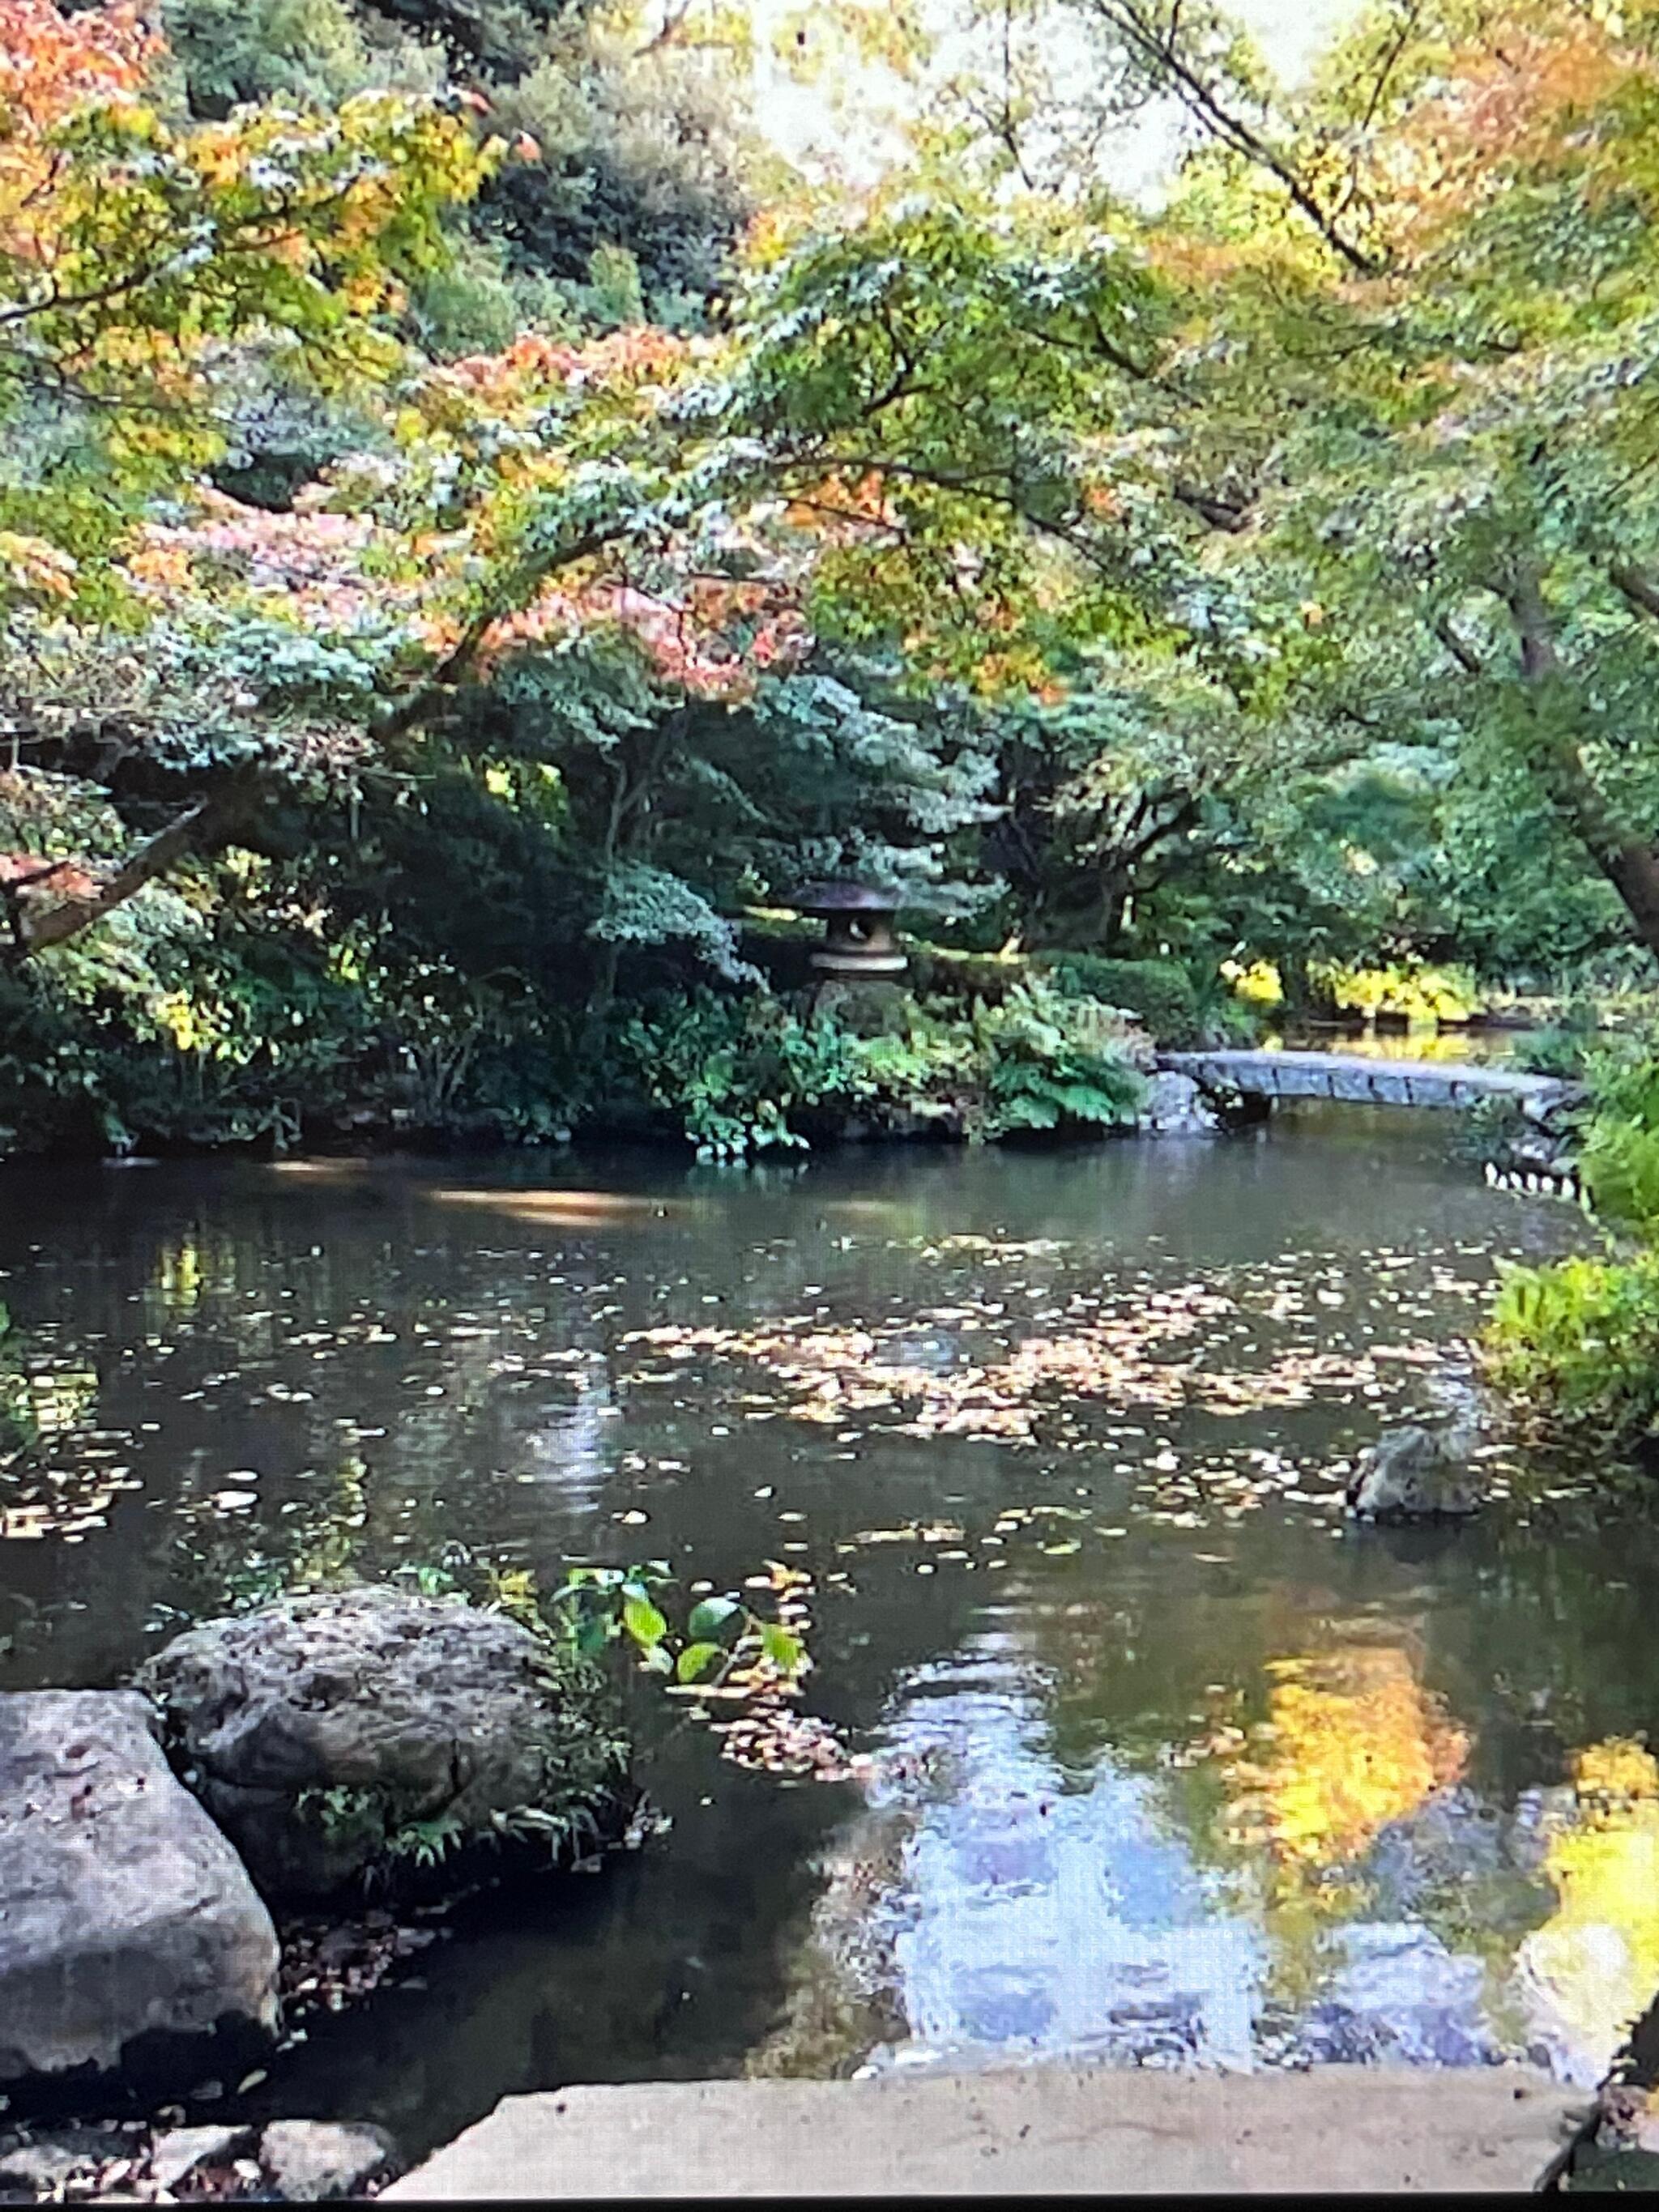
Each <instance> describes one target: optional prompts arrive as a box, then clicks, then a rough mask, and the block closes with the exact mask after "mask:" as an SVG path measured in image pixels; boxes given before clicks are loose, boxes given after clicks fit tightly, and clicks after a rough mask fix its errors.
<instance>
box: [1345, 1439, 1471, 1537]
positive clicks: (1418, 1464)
mask: <svg viewBox="0 0 1659 2212" xmlns="http://www.w3.org/2000/svg"><path fill="white" fill-rule="evenodd" d="M1477 1434H1478V1431H1476V1430H1475V1428H1474V1425H1473V1424H1472V1423H1470V1422H1468V1421H1453V1422H1451V1423H1449V1424H1448V1425H1446V1426H1444V1427H1442V1428H1436V1429H1429V1428H1424V1427H1422V1426H1420V1425H1418V1424H1416V1423H1413V1424H1410V1425H1407V1426H1404V1427H1401V1428H1397V1429H1389V1430H1385V1431H1384V1432H1383V1435H1382V1436H1380V1437H1378V1438H1377V1440H1376V1443H1374V1444H1372V1445H1371V1446H1370V1449H1368V1450H1366V1451H1364V1452H1362V1453H1361V1455H1360V1459H1359V1466H1358V1472H1357V1473H1356V1474H1355V1476H1354V1480H1353V1481H1352V1483H1351V1484H1350V1485H1349V1488H1348V1504H1349V1506H1350V1507H1351V1509H1352V1510H1353V1511H1354V1512H1355V1513H1358V1514H1363V1515H1364V1516H1366V1518H1368V1519H1370V1520H1373V1521H1392V1522H1398V1521H1458V1520H1466V1519H1467V1518H1468V1516H1469V1515H1471V1514H1473V1513H1478V1512H1479V1511H1480V1504H1481V1485H1480V1480H1479V1478H1478V1476H1477V1475H1476V1474H1475V1472H1474V1468H1473V1467H1472V1465H1471V1464H1470V1455H1471V1453H1472V1452H1473V1450H1474V1442H1475V1438H1476V1436H1477Z"/></svg>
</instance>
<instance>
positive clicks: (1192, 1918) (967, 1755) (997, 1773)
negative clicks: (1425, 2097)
mask: <svg viewBox="0 0 1659 2212" xmlns="http://www.w3.org/2000/svg"><path fill="white" fill-rule="evenodd" d="M884 1749H885V1753H886V1756H887V1762H888V1763H887V1765H886V1767H885V1770H884V1771H885V1773H886V1775H887V1776H888V1778H889V1779H888V1780H887V1781H886V1782H885V1783H884V1784H882V1785H880V1787H879V1789H878V1796H881V1797H884V1798H886V1799H889V1800H890V1802H896V1803H897V1804H899V1805H900V1806H901V1807H902V1808H906V1809H907V1811H908V1814H909V1817H910V1819H911V1821H912V1823H913V1825H912V1827H911V1831H910V1834H909V1838H908V1844H907V1845H906V1848H905V1851H904V1854H903V1861H902V1874H901V1876H900V1881H899V1893H898V1894H896V1895H890V1896H889V1897H887V1898H886V1899H884V1900H883V1904H882V1914H883V1917H884V1919H885V1920H887V1921H888V1922H889V1923H890V1925H891V1926H892V1927H893V1928H894V1929H895V1930H896V1932H895V1933H894V1935H893V1936H892V1938H891V1942H890V1961H891V1964H890V1975H891V1981H892V1984H893V1992H894V1995H895V1996H896V2000H897V2002H898V2007H899V2009H900V2011H901V2013H902V2017H903V2018H904V2020H905V2021H906V2022H907V2023H908V2031H909V2033H908V2038H907V2039H904V2040H902V2041H900V2042H897V2043H894V2044H890V2045H885V2046H884V2047H883V2048H882V2049H880V2050H878V2051H876V2052H875V2053H874V2054H873V2055H872V2058H871V2060H870V2061H869V2064H870V2066H871V2068H872V2069H874V2070H884V2069H887V2068H889V2067H892V2066H912V2065H923V2066H925V2065H929V2064H949V2065H952V2066H962V2065H963V2064H969V2065H972V2064H976V2063H1009V2062H1011V2061H1012V2062H1016V2063H1018V2062H1023V2061H1038V2060H1042V2059H1043V2058H1047V2057H1060V2056H1066V2057H1083V2058H1091V2057H1092V2058H1097V2059H1103V2060H1106V2061H1109V2062H1115V2063H1133V2064H1140V2065H1148V2064H1150V2065H1182V2064H1188V2065H1190V2064H1199V2065H1212V2066H1221V2067H1225V2068H1232V2069H1245V2070H1248V2069H1250V2068H1252V2067H1253V2066H1255V2065H1257V2064H1260V2063H1262V2062H1263V2061H1264V2060H1268V2061H1271V2062H1272V2063H1280V2064H1291V2065H1298V2064H1310V2063H1311V2064H1319V2063H1410V2064H1427V2065H1440V2066H1470V2065H1482V2064H1489V2063H1495V2062H1497V2061H1498V2060H1500V2059H1502V2058H1504V2057H1518V2056H1520V2055H1522V2047H1521V2045H1520V2043H1519V2042H1518V2041H1517V2039H1516V2033H1515V2032H1514V2030H1515V2028H1516V2027H1518V2025H1519V2016H1518V2015H1517V2017H1516V2021H1515V2022H1514V2023H1512V2025H1511V2030H1510V2033H1507V2034H1506V2033H1505V2031H1504V2026H1503V2025H1502V2024H1501V2022H1500V2021H1499V2020H1498V2018H1496V2017H1494V2015H1495V2014H1496V2013H1498V2012H1501V2011H1505V2010H1506V2009H1507V2008H1506V2007H1504V2005H1503V2004H1501V2003H1497V2004H1495V2003H1494V1998H1495V1997H1496V1996H1498V1995H1499V1992H1498V1991H1497V1990H1495V1989H1494V1985H1493V1981H1492V1976H1491V1973H1490V1972H1489V1969H1488V1965H1487V1963H1486V1961H1485V1960H1483V1959H1481V1958H1480V1957H1478V1956H1476V1955H1474V1954H1473V1953H1471V1952H1469V1951H1468V1950H1466V1949H1463V1948H1460V1946H1459V1942H1458V1939H1457V1936H1456V1935H1455V1932H1454V1933H1453V1934H1452V1935H1451V1936H1450V1938H1448V1936H1447V1934H1445V1933H1443V1932H1442V1931H1441V1930H1439V1929H1436V1928H1435V1927H1434V1926H1432V1925H1429V1924H1425V1922H1423V1921H1420V1920H1413V1919H1407V1918H1401V1917H1395V1916H1397V1915H1398V1912H1399V1908H1400V1904H1401V1902H1402V1901H1403V1893H1408V1892H1409V1891H1410V1889H1411V1888H1412V1887H1413V1883H1412V1881H1410V1880H1409V1879H1407V1880H1405V1881H1403V1883H1402V1881H1401V1876H1402V1875H1405V1876H1409V1874H1410V1870H1411V1869H1412V1867H1413V1863H1414V1862H1420V1863H1429V1862H1431V1861H1432V1860H1433V1858H1434V1857H1436V1856H1437V1853H1438V1852H1439V1850H1441V1849H1442V1848H1443V1841H1444V1838H1443V1835H1442V1830H1443V1827H1444V1826H1445V1824H1446V1821H1447V1820H1448V1818H1449V1819H1450V1820H1451V1821H1452V1822H1453V1823H1454V1824H1455V1826H1456V1827H1457V1829H1458V1832H1459V1833H1460V1834H1461V1832H1462V1827H1463V1826H1464V1825H1467V1826H1468V1828H1469V1830H1470V1831H1471V1832H1474V1833H1475V1834H1477V1835H1484V1834H1486V1833H1488V1832H1489V1831H1490V1829H1491V1826H1492V1822H1491V1818H1490V1808H1486V1807H1483V1806H1481V1805H1480V1804H1478V1803H1477V1802H1475V1801H1474V1799H1473V1798H1472V1797H1471V1796H1470V1795H1469V1793H1468V1791H1467V1790H1457V1791H1453V1792H1446V1793H1436V1794H1434V1795H1432V1796H1430V1797H1429V1798H1428V1799H1426V1800H1425V1802H1424V1803H1422V1804H1420V1805H1419V1806H1417V1807H1414V1808H1413V1810H1412V1813H1411V1814H1410V1816H1409V1817H1407V1818H1405V1819H1402V1820H1399V1821H1396V1822H1393V1823H1389V1824H1387V1825H1385V1826H1384V1827H1383V1829H1382V1830H1381V1831H1378V1832H1373V1833H1372V1834H1371V1835H1370V1837H1368V1838H1366V1844H1367V1845H1368V1846H1369V1850H1362V1851H1360V1852H1358V1853H1357V1854H1356V1856H1355V1857H1354V1858H1353V1860H1352V1863H1351V1864H1350V1867H1349V1869H1348V1871H1349V1872H1350V1874H1352V1875H1353V1876H1354V1878H1355V1886H1353V1887H1351V1888H1350V1889H1349V1891H1348V1897H1349V1902H1348V1903H1347V1905H1346V1908H1344V1907H1340V1906H1339V1907H1337V1908H1335V1909H1334V1911H1332V1915H1331V1917H1330V1919H1329V1921H1328V1923H1327V1924H1326V1925H1324V1926H1323V1927H1322V1928H1321V1929H1318V1931H1317V1932H1316V1934H1315V1936H1314V1937H1313V1940H1312V1942H1311V1946H1310V1948H1309V1951H1308V1955H1309V1956H1310V1957H1311V1959H1312V1960H1313V1962H1314V1972H1313V1977H1312V1985H1311V1987H1310V1988H1308V1989H1304V1992H1303V1994H1302V1996H1301V1997H1300V1999H1299V2000H1298V2001H1296V2002H1291V2001H1289V2000H1287V1999H1286V1998H1285V1996H1283V1995H1282V1994H1279V1995H1275V1992H1274V1986H1273V1973H1272V1968H1273V1962H1274V1958H1275V1954H1276V1952H1277V1951H1278V1950H1279V1948H1280V1947H1281V1946H1282V1942H1283V1941H1284V1936H1285V1923H1284V1921H1283V1919H1282V1917H1279V1914H1278V1913H1277V1912H1276V1911H1275V1909H1274V1906H1273V1903H1272V1901H1271V1899H1270V1898H1269V1897H1268V1896H1267V1895H1264V1894H1263V1893H1261V1892H1259V1891H1258V1892H1256V1893H1254V1894H1252V1893H1251V1890H1250V1888H1249V1885H1247V1886H1246V1887H1245V1889H1244V1891H1243V1893H1241V1892H1240V1891H1239V1890H1238V1889H1237V1886H1236V1885H1235V1884H1231V1883H1230V1882H1229V1881H1227V1880H1226V1878H1225V1875H1224V1874H1223V1873H1222V1872H1221V1871H1220V1870H1218V1869H1215V1868H1212V1867H1207V1866H1205V1865H1201V1864H1200V1863H1197V1860H1196V1859H1195V1857H1194V1852H1193V1850H1191V1849H1190V1848H1189V1846H1188V1842H1187V1840H1186V1839H1185V1838H1184V1837H1183V1836H1182V1834H1181V1833H1180V1832H1179V1829H1178V1827H1177V1826H1176V1825H1175V1824H1173V1823H1172V1822H1171V1820H1170V1818H1169V1813H1168V1806H1167V1802H1166V1799H1165V1796H1164V1792H1163V1790H1162V1788H1161V1780H1162V1778H1161V1777H1160V1775H1159V1774H1158V1772H1157V1771H1152V1772H1133V1771H1127V1770H1126V1769H1125V1768H1124V1766H1122V1765H1121V1764H1119V1763H1117V1762H1116V1761H1115V1760H1114V1759H1112V1758H1111V1757H1110V1756H1109V1755H1103V1756H1102V1757H1100V1758H1099V1759H1097V1761H1096V1762H1095V1764H1094V1765H1093V1767H1092V1769H1091V1771H1089V1772H1088V1773H1087V1774H1086V1775H1082V1776H1079V1775H1078V1774H1075V1773H1073V1774H1066V1773H1062V1771H1060V1769H1059V1768H1058V1767H1057V1765H1055V1763H1054V1759H1053V1758H1052V1756H1051V1755H1050V1754H1049V1753H1048V1749H1047V1727H1046V1723H1045V1721H1044V1717H1043V1710H1042V1684H1041V1683H1040V1682H1037V1681H1034V1680H1033V1679H1032V1676H1031V1674H1030V1670H1029V1669H1024V1668H1019V1667H1018V1662H1016V1661H1015V1660H1014V1659H1013V1658H1012V1656H1009V1657H1004V1656H999V1655H998V1654H997V1653H996V1652H995V1650H994V1649H993V1648H992V1646H991V1645H990V1644H989V1643H988V1641H987V1643H981V1644H980V1645H979V1646H978V1648H977V1650H970V1651H969V1653H967V1654H964V1656H963V1659H962V1660H961V1661H960V1662H957V1663H955V1664H953V1665H946V1666H943V1667H933V1668H929V1669H927V1670H926V1671H925V1672H924V1673H923V1674H921V1675H920V1676H919V1677H918V1679H917V1680H916V1681H915V1683H914V1685H913V1686H912V1689H911V1692H910V1693H909V1696H908V1702H906V1703H905V1704H904V1705H902V1707H901V1708H900V1710H899V1711H898V1714H897V1716H896V1719H895V1720H894V1721H893V1722H892V1723H891V1724H890V1728H889V1729H888V1730H887V1731H886V1735H885V1743H884ZM1465 1848H1467V1847H1466V1846H1465ZM1287 1894H1289V1895H1290V1896H1291V1897H1292V1898H1294V1897H1295V1896H1297V1895H1299V1896H1300V1897H1301V1899H1302V1901H1303V1903H1304V1905H1308V1906H1309V1907H1310V1909H1311V1910H1313V1911H1315V1912H1316V1914H1318V1913H1321V1912H1322V1911H1323V1910H1325V1908H1324V1907H1322V1905H1320V1904H1319V1903H1318V1902H1317V1899H1316V1896H1315V1895H1314V1893H1310V1892H1308V1891H1307V1890H1305V1889H1304V1888H1302V1887H1301V1886H1300V1884H1299V1882H1298V1881H1296V1880H1294V1879H1293V1881H1292V1887H1291V1892H1290V1893H1287ZM1284 1903H1285V1897H1284V1896H1281V1897H1280V1899H1279V1905H1280V1906H1281V1907H1282V1906H1283V1905H1284ZM1391 1905H1392V1907H1393V1913H1392V1914H1391V1913H1390V1911H1389V1908H1390V1906H1391ZM1543 1909H1544V1910H1545V1911H1547V1905H1544V1907H1543ZM1592 1948H1593V1947H1592ZM1604 1948H1605V1946H1604ZM1524 1958H1525V1953H1524V1949H1523V1952H1522V1972H1521V1975H1520V1978H1519V1981H1518V1983H1517V1984H1516V1993H1517V1994H1522V1995H1523V1996H1524V1994H1525V1993H1526V1992H1527V1990H1528V1978H1527V1975H1526V1972H1525V1967H1524ZM1500 1979H1501V1977H1500ZM1592 2009H1595V2008H1594V2006H1593V2005H1592ZM1525 2011H1526V2015H1527V2018H1528V2021H1529V2023H1531V2026H1530V2029H1529V2033H1530V2035H1531V2038H1532V2040H1533V2042H1534V2056H1536V2057H1544V2056H1545V2055H1546V2050H1548V2052H1549V2056H1550V2057H1551V2058H1552V2059H1553V2063H1555V2064H1556V2066H1557V2069H1558V2070H1559V2071H1561V2072H1563V2073H1565V2074H1567V2075H1569V2076H1570V2077H1571V2078H1577V2077H1578V2075H1580V2074H1582V2072H1583V2068H1584V2067H1585V2065H1587V2064H1589V2063H1591V2059H1590V2057H1589V2056H1588V2053H1589V2045H1590V2042H1592V2041H1593V2042H1595V2045H1596V2047H1597V2050H1598V2051H1599V2049H1600V2045H1601V2043H1602V2042H1604V2041H1605V2039H1606V2035H1607V2033H1608V2031H1607V2028H1606V2027H1605V2024H1604V2025H1603V2027H1602V2030H1601V2033H1600V2034H1599V2035H1595V2036H1593V2037H1591V2038H1589V2039H1587V2038H1586V2036H1585V2035H1584V2033H1583V2032H1582V2030H1581V2032H1579V2033H1577V2034H1570V2035H1569V2036H1568V2038H1567V2039H1566V2040H1564V2039H1563V2038H1562V2037H1561V2036H1560V2035H1556V2036H1551V2035H1549V2034H1548V2033H1545V2032H1544V2030H1545V2028H1546V2026H1547V2022H1546V2021H1545V2018H1544V2014H1543V2011H1542V2009H1541V2004H1540V2002H1539V1993H1538V1991H1537V1990H1536V1987H1535V1986H1534V1988H1533V1989H1532V1991H1531V2001H1530V2002H1527V2003H1526V2006H1525ZM1601 2011H1602V2012H1605V2011H1606V2008H1605V2007H1604V2008H1601ZM1597 2016H1598V2018H1599V2017H1600V2013H1598V2015H1597ZM1609 2055H1610V2053H1609ZM1604 2063H1605V2062H1603V2067H1604ZM1597 2078H1599V2075H1598V2076H1597Z"/></svg>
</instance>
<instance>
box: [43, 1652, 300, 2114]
mask: <svg viewBox="0 0 1659 2212" xmlns="http://www.w3.org/2000/svg"><path fill="white" fill-rule="evenodd" d="M276 1966H277V1948H276V1930H275V1929H273V1927H272V1926H271V1922H270V1913H269V1912H268V1911H266V1910H265V1907H264V1905H262V1904H261V1902H260V1901H259V1899H258V1896H257V1895H256V1894H255V1893H254V1890H253V1887H252V1884H251V1883H250V1881H248V1878H247V1875H246V1872H245V1870H244V1869H243V1868H242V1865H241V1863H240V1861H239V1860H238V1858H237V1857H236V1854H235V1853H234V1850H232V1849H231V1847H230V1845H229V1844H228V1843H227V1842H226V1841H225V1838H223V1836H222V1835H221V1834H220V1832H219V1831H218V1830H217V1829H216V1827H215V1826H214V1825H213V1823H212V1822H211V1820H209V1819H208V1817H207V1815H206V1814H205V1813H204V1812H203V1810H202V1808H201V1807H200V1806H199V1805H198V1804H197V1802H196V1801H195V1800H194V1799H193V1798H192V1797H191V1796H190V1795H189V1793H188V1792H187V1791H186V1790H182V1789H181V1788H180V1787H179V1784H178V1783H177V1782H176V1781H175V1780H174V1779H173V1774H172V1772H171V1771H170V1770H169V1768H168V1765H167V1760H166V1759H165V1757H164V1756H163V1754H162V1752H161V1745H160V1742H159V1741H158V1740H157V1733H156V1718H155V1714H154V1713H153V1712H152V1711H151V1709H150V1708H149V1705H146V1704H145V1702H144V1700H143V1699H142V1698H139V1697H135V1696H133V1695H132V1694H131V1692H104V1691H97V1690H35V1691H14V1692H10V1693H9V1694H7V1695H4V1696H0V2089H4V2090H6V2091H8V2092H10V2091H11V2090H12V2089H13V2088H14V2086H15V2087H18V2088H21V2089H22V2090H23V2091H24V2094H25V2098H26V2099H27V2098H29V2097H33V2095H34V2094H35V2093H37V2092H38V2091H39V2090H40V2088H41V2087H49V2086H50V2085H51V2084H52V2081H53V2079H54V2077H62V2076H64V2075H77V2076H78V2075H87V2074H90V2075H98V2074H104V2073H107V2072H109V2071H111V2070H112V2069H114V2068H116V2067H117V2066H120V2067H122V2068H123V2069H125V2070H126V2071H128V2072H129V2073H135V2072H136V2073H137V2074H140V2075H148V2074H152V2073H153V2074H155V2075H158V2076H159V2075H170V2076H171V2078H172V2079H173V2080H174V2081H177V2082H179V2083H182V2084H187V2083H188V2082H189V2081H193V2080H195V2079H196V2078H197V2075H198V2074H199V2073H200V2072H201V2071H202V2070H204V2062H205V2059H206V2057H207V2054H208V2052H209V2051H210V2049H212V2048H213V2047H214V2046H213V2045H212V2044H211V2043H210V2038H211V2037H213V2036H214V2035H215V2034H216V2033H217V2034H218V2035H219V2036H221V2037H222V2039H227V2040H228V2042H229V2043H230V2045H231V2046H232V2048H233V2049H234V2048H236V2047H238V2046H242V2047H246V2048H248V2049H252V2048H254V2047H257V2046H258V2045H261V2044H263V2043H264V2040H265V2039H267V2038H268V2037H269V2035H270V2033H271V2032H272V2031H273V2030H274V2028H275V2027H276Z"/></svg>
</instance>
